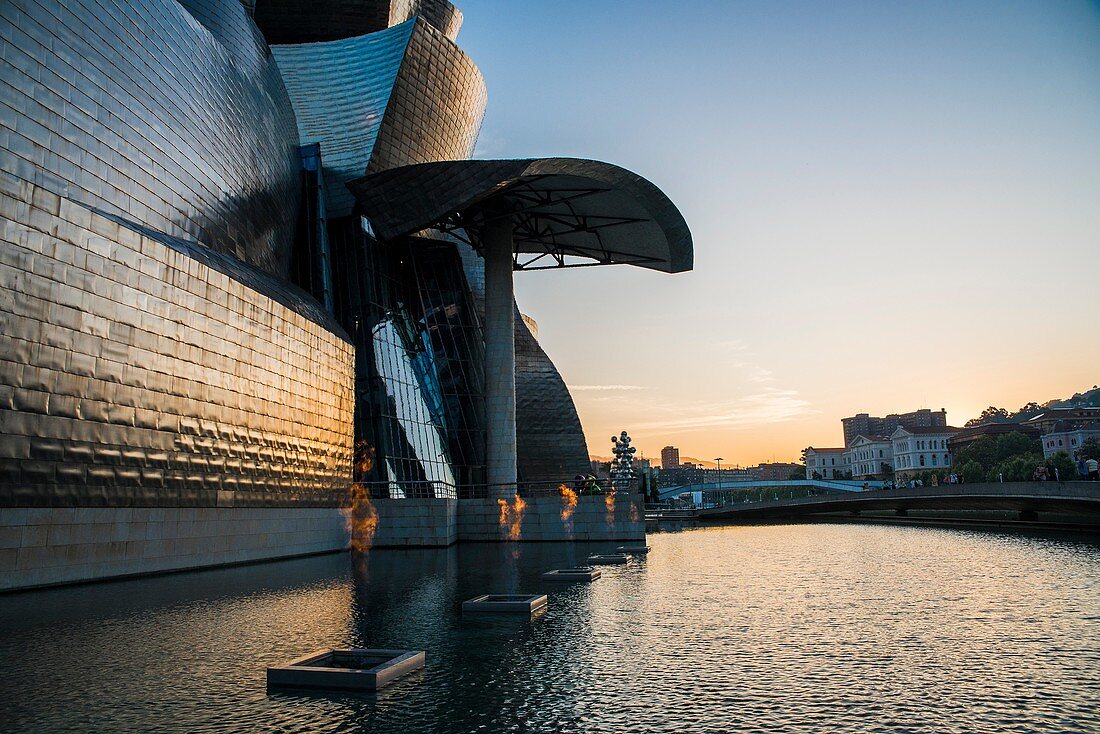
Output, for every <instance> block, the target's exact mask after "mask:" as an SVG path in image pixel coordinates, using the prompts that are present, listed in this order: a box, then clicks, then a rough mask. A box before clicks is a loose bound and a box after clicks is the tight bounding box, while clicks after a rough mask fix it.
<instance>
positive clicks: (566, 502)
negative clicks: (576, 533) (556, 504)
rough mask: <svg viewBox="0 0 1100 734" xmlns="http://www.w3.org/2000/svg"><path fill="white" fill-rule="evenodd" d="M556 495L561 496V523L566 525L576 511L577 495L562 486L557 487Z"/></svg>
mask: <svg viewBox="0 0 1100 734" xmlns="http://www.w3.org/2000/svg"><path fill="white" fill-rule="evenodd" d="M558 493H559V494H561V521H562V522H564V523H568V522H569V521H570V520H572V519H573V512H574V511H575V510H576V509H577V493H576V492H574V491H573V490H571V489H569V487H567V486H565V485H564V484H559V485H558Z"/></svg>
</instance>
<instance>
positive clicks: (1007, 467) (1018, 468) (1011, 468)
mask: <svg viewBox="0 0 1100 734" xmlns="http://www.w3.org/2000/svg"><path fill="white" fill-rule="evenodd" d="M1042 463H1043V455H1042V454H1041V453H1038V454H1018V455H1016V456H1013V457H1012V458H1010V459H1007V460H1005V461H1001V462H999V463H998V464H997V465H996V466H994V467H993V468H992V469H990V470H989V472H988V473H987V474H986V479H988V480H989V481H990V482H996V481H998V480H1000V478H1001V477H1004V480H1005V481H1006V482H1030V481H1031V477H1032V475H1033V474H1035V467H1037V466H1039V465H1040V464H1042Z"/></svg>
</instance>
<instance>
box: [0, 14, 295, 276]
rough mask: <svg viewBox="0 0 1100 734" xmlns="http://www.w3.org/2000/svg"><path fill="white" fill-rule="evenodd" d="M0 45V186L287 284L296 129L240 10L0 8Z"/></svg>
mask: <svg viewBox="0 0 1100 734" xmlns="http://www.w3.org/2000/svg"><path fill="white" fill-rule="evenodd" d="M185 8H186V9H185ZM189 10H190V11H191V12H188V11H189ZM192 13H193V15H192ZM0 38H2V39H3V41H4V42H3V44H0V156H2V157H3V164H4V165H3V168H4V170H5V171H8V172H9V173H12V174H14V175H15V176H17V177H19V178H22V179H25V180H27V181H30V182H33V183H35V184H36V185H38V186H42V187H43V188H45V189H47V190H49V191H51V192H53V193H55V194H61V195H64V196H66V197H67V198H70V199H73V200H75V201H79V202H82V203H84V204H86V205H88V206H93V207H96V208H98V209H102V210H104V211H107V212H110V213H112V214H116V215H119V216H122V217H125V218H127V219H129V220H130V221H134V222H137V223H139V224H143V225H146V226H149V227H151V228H153V229H156V230H159V231H162V232H165V233H167V234H169V235H173V236H180V237H188V238H194V239H196V240H198V241H200V242H202V243H203V244H204V245H207V246H209V247H212V248H214V249H216V250H218V251H220V252H224V253H228V254H231V255H234V256H236V257H238V258H240V259H242V260H245V261H246V262H249V263H251V264H253V265H256V266H258V267H261V268H263V269H265V270H267V271H268V272H269V273H272V274H275V275H285V274H286V268H287V266H288V263H289V257H290V246H291V239H292V237H293V230H294V217H295V211H296V210H295V206H294V203H295V202H296V201H297V193H298V162H297V156H298V154H297V144H298V140H297V134H296V131H295V123H294V114H293V111H292V109H291V107H290V101H289V99H288V97H287V94H286V90H285V88H284V87H283V83H282V80H281V79H280V78H279V74H278V70H277V69H276V67H275V65H274V64H273V63H272V61H271V58H270V55H269V54H268V52H267V47H266V45H265V44H264V43H263V39H262V37H260V36H259V34H258V32H257V31H256V29H255V26H254V25H253V23H252V20H251V19H250V18H249V16H248V14H247V12H246V10H245V8H244V7H243V6H242V5H241V4H240V3H239V2H238V1H237V0H187V1H186V2H184V3H183V4H181V3H177V2H175V0H141V1H140V2H129V1H127V0H102V1H100V0H71V1H66V2H61V0H6V1H5V2H3V3H2V4H0Z"/></svg>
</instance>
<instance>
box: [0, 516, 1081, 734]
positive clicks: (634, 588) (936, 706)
mask: <svg viewBox="0 0 1100 734" xmlns="http://www.w3.org/2000/svg"><path fill="white" fill-rule="evenodd" d="M649 543H650V545H651V546H652V548H653V550H652V552H651V553H650V554H649V556H648V557H647V558H646V559H645V560H643V561H641V562H639V563H636V564H633V565H631V566H627V567H618V568H608V569H606V570H605V571H604V576H603V578H601V579H600V580H599V581H598V582H596V583H594V584H591V585H587V584H586V585H576V586H565V587H563V588H558V587H557V586H556V585H555V586H554V588H552V589H551V588H546V585H545V584H543V583H542V582H541V580H540V579H539V574H541V573H542V572H543V571H545V570H546V569H548V568H553V567H564V566H568V565H576V563H577V561H578V560H579V559H582V558H583V557H585V556H586V555H587V554H588V553H590V552H593V551H601V550H606V548H604V547H602V546H600V545H598V544H590V545H585V544H578V545H577V546H575V547H574V546H569V545H563V544H546V545H542V544H539V545H523V546H521V547H520V548H519V549H518V554H517V553H515V552H513V550H512V549H505V548H502V547H500V546H494V545H464V546H459V547H456V548H450V549H446V550H409V551H389V550H385V551H381V550H380V551H375V552H374V553H372V554H371V556H370V557H369V558H368V559H366V562H365V563H360V564H357V565H355V566H353V565H352V564H351V563H350V562H349V561H348V559H347V558H346V557H345V556H327V557H322V558H313V559H304V560H296V561H287V562H281V563H274V564H266V565H261V566H252V567H242V568H235V569H222V570H214V571H208V572H202V573H194V574H180V575H176V576H168V577H162V578H155V579H143V580H136V581H126V582H119V583H112V584H100V585H94V586H86V587H78V588H71V589H59V590H53V591H44V592H36V593H28V594H19V595H13V596H7V597H0V662H2V663H3V665H4V675H3V676H0V729H3V730H4V731H44V732H51V731H54V732H60V731H73V732H76V731H80V732H85V731H104V732H107V731H149V732H168V731H188V732H222V731H279V732H345V731H363V732H368V731H369V732H399V733H400V734H408V733H409V732H429V731H440V732H450V731H454V732H471V731H484V732H504V731H516V732H524V731H532V732H533V731H554V730H565V731H588V732H617V731H677V732H719V731H739V732H776V731H785V732H822V731H854V732H983V731H987V732H994V731H996V732H1004V731H1008V732H1013V731H1019V732H1036V731H1051V732H1055V731H1057V732H1066V731H1080V732H1085V731H1091V732H1096V731H1098V730H1100V714H1098V713H1097V709H1096V706H1095V702H1096V701H1097V700H1098V698H1100V627H1098V622H1100V593H1097V592H1098V584H1097V579H1098V578H1100V573H1098V571H1100V546H1097V544H1095V543H1090V542H1085V541H1080V540H1070V539H1056V538H1041V537H1028V536H1013V535H998V534H988V533H978V532H964V531H957V530H939V529H928V528H908V527H897V528H893V527H867V526H861V525H852V526H845V525H804V526H797V525H780V526H758V527H748V528H740V527H720V528H704V529H699V530H693V531H687V532H681V533H662V534H657V535H654V536H651V537H650V541H649ZM517 590H522V591H528V590H533V591H547V592H549V593H550V594H551V598H550V609H549V611H548V613H547V614H545V615H544V616H543V617H541V618H540V619H538V620H537V621H535V622H533V623H532V622H527V621H523V620H515V619H509V618H501V619H493V618H489V619H485V618H477V619H473V618H463V617H462V616H461V615H460V614H459V612H458V608H459V604H460V603H461V601H462V600H463V599H466V598H470V597H472V596H475V595H477V594H479V593H486V592H494V591H517ZM329 645H363V646H372V647H404V648H414V649H424V650H427V652H428V661H427V667H426V669H425V670H424V671H423V672H421V673H419V674H417V675H415V676H414V677H411V678H408V679H404V680H402V681H400V682H398V683H397V684H395V685H393V686H391V687H390V688H387V689H385V690H383V691H381V692H379V693H377V694H369V695H361V696H344V695H333V696H321V695H296V694H287V693H280V694H273V695H268V694H267V692H266V691H265V689H264V668H265V667H266V666H267V665H269V664H272V663H277V662H283V661H285V660H287V659H289V658H291V657H294V656H297V655H299V654H302V653H304V652H308V651H310V650H312V649H315V648H318V647H322V646H329Z"/></svg>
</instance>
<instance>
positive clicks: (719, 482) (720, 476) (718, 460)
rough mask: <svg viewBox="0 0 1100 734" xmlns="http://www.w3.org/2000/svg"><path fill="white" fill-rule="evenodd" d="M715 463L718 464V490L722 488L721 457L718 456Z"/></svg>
mask: <svg viewBox="0 0 1100 734" xmlns="http://www.w3.org/2000/svg"><path fill="white" fill-rule="evenodd" d="M715 461H717V462H718V489H721V488H722V457H721V456H719V457H718V458H717V459H715Z"/></svg>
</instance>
